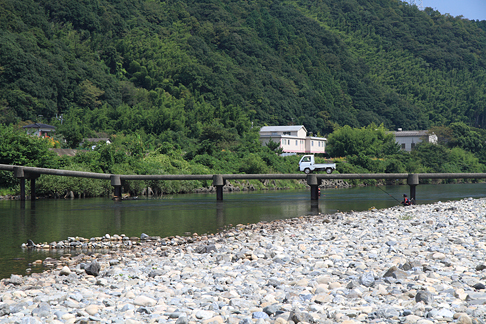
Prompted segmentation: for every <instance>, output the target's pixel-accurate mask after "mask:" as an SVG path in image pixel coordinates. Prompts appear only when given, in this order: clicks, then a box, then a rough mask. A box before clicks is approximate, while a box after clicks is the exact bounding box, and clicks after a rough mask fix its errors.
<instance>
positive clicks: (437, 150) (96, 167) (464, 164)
mask: <svg viewBox="0 0 486 324" xmlns="http://www.w3.org/2000/svg"><path fill="white" fill-rule="evenodd" d="M442 132H443V133H444V134H446V135H447V136H448V137H447V141H446V140H444V136H446V135H442V134H440V138H441V140H442V143H440V144H438V145H433V144H420V145H417V148H416V149H415V150H414V151H413V152H411V153H408V152H403V151H401V150H400V148H399V147H398V145H397V144H396V143H395V139H394V136H393V134H391V133H390V132H388V131H387V130H386V129H385V128H384V127H383V125H381V126H376V125H374V124H371V125H369V126H368V127H363V128H351V127H349V126H345V127H342V128H338V129H337V130H336V131H334V132H333V133H331V134H330V135H329V151H330V152H331V154H334V155H335V156H343V157H344V158H341V157H340V158H335V159H334V160H335V161H336V162H337V172H340V173H369V172H379V173H403V172H409V173H419V172H485V170H486V167H485V164H484V160H483V159H484V155H483V153H482V151H484V150H480V151H476V152H472V151H473V150H472V149H471V147H474V148H476V147H481V143H482V142H483V141H484V139H483V136H484V134H483V133H482V132H481V131H480V130H474V129H472V128H470V127H467V126H466V125H465V124H463V123H457V124H452V125H451V126H450V127H444V128H442ZM0 136H1V138H2V141H0V163H2V164H16V165H25V166H37V167H48V168H60V169H69V170H77V171H90V172H103V173H111V174H220V173H221V174H232V173H247V174H252V173H296V172H297V163H298V161H299V158H300V157H299V156H287V157H282V156H279V155H278V154H277V153H278V151H279V148H278V145H276V143H271V144H270V145H268V146H262V145H261V144H260V142H259V140H258V136H259V135H258V131H257V130H252V129H250V130H248V131H247V132H246V133H245V134H244V136H243V137H242V138H241V139H240V140H239V141H232V142H224V141H222V140H221V138H220V137H218V135H213V136H214V138H213V139H212V140H211V143H212V145H211V148H212V151H211V152H204V153H202V152H201V154H197V155H193V152H191V151H189V152H186V151H184V150H182V149H181V148H180V147H178V145H176V144H169V143H164V144H161V145H158V146H157V147H155V148H150V147H149V146H148V145H147V146H146V145H145V144H144V142H143V141H142V140H141V139H140V138H139V137H135V136H130V135H128V136H126V135H114V136H112V137H111V138H112V140H113V144H98V145H97V146H96V147H95V148H94V149H91V148H90V149H84V150H79V151H78V153H77V154H76V155H75V156H73V157H70V156H62V157H59V156H57V154H56V153H54V152H53V151H51V150H49V148H50V145H51V143H52V141H49V140H48V139H43V138H37V137H32V136H29V135H27V134H25V133H24V132H23V131H22V130H18V129H15V128H14V127H4V126H0ZM208 136H209V135H208ZM473 144H474V145H473ZM205 145H206V144H205V143H204V142H203V143H201V144H200V147H204V146H205ZM276 151H277V152H276ZM318 160H322V161H324V158H318ZM0 180H1V181H2V182H1V185H2V187H4V188H5V189H3V190H4V191H7V192H8V191H9V190H10V193H12V194H13V193H16V192H18V190H19V188H18V181H17V180H16V179H15V178H14V177H13V175H12V173H11V172H2V173H1V177H0ZM444 181H449V182H450V181H455V180H444ZM350 184H353V185H357V184H367V185H374V184H377V181H376V180H364V181H357V180H356V181H355V180H352V181H350ZM235 185H236V186H239V187H248V186H251V187H252V188H255V189H264V188H282V187H284V188H304V186H305V184H303V183H302V182H298V181H291V180H278V181H277V180H276V181H271V182H261V181H251V182H240V183H235ZM208 186H211V181H127V182H126V183H125V184H124V189H125V192H127V193H130V194H132V195H139V194H141V192H142V191H143V189H144V188H147V187H151V188H152V190H153V191H154V192H155V193H157V194H163V193H183V192H193V191H194V190H195V189H197V188H201V187H208ZM111 189H112V188H111V186H110V183H109V182H108V181H103V180H97V179H84V178H72V177H60V176H51V175H42V176H41V177H40V178H39V179H38V180H37V185H36V190H37V191H38V193H39V194H40V195H44V196H55V195H63V194H65V193H66V192H67V191H73V192H75V193H76V194H77V195H78V194H79V195H82V196H85V197H89V196H102V195H108V194H109V193H110V192H111Z"/></svg>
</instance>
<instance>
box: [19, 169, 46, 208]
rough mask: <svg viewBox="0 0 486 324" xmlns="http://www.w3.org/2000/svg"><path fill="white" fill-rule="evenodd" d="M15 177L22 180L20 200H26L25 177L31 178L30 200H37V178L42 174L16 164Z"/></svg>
mask: <svg viewBox="0 0 486 324" xmlns="http://www.w3.org/2000/svg"><path fill="white" fill-rule="evenodd" d="M13 173H14V177H16V178H17V179H19V180H20V201H25V179H30V200H31V201H35V198H36V195H35V179H37V178H38V177H40V174H37V173H30V172H26V171H24V168H23V167H19V166H15V167H14V168H13Z"/></svg>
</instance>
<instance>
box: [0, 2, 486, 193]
mask: <svg viewBox="0 0 486 324" xmlns="http://www.w3.org/2000/svg"><path fill="white" fill-rule="evenodd" d="M0 8H2V10H1V11H0V124H2V125H19V124H20V123H25V122H29V121H40V122H45V123H49V124H52V125H54V126H56V127H57V134H58V138H57V139H58V140H59V141H60V142H61V143H62V145H63V146H64V147H72V148H78V147H79V145H81V144H82V142H83V139H84V138H86V137H95V136H100V135H101V136H104V137H106V136H109V137H110V138H111V139H112V140H113V142H114V144H113V145H111V146H107V145H100V146H98V147H97V148H96V149H95V150H94V151H86V152H85V153H84V154H78V155H76V157H74V158H72V159H70V158H58V157H57V156H55V155H54V154H51V153H49V151H48V150H47V148H48V146H49V143H47V142H46V143H44V142H38V143H39V144H38V145H33V143H34V142H32V141H38V140H34V139H28V138H27V137H25V136H24V137H22V135H21V134H18V133H17V132H16V131H15V130H14V128H9V127H3V126H2V128H1V131H2V132H3V133H2V134H3V135H5V137H3V135H2V134H0V135H2V137H1V140H0V146H1V147H2V151H1V152H0V154H2V155H1V158H2V160H1V161H2V162H0V163H7V164H10V163H14V164H24V165H37V166H44V167H59V168H71V169H76V170H91V171H95V172H109V173H149V172H151V173H154V174H159V173H172V172H176V173H238V172H242V173H243V172H244V173H265V172H283V173H285V172H295V170H296V160H297V157H289V158H279V157H278V156H276V155H275V152H276V151H278V147H276V146H275V145H273V144H270V146H269V147H261V145H260V143H259V141H258V133H257V131H258V129H259V127H260V126H262V125H265V124H266V125H289V124H303V125H305V127H306V128H307V130H308V131H309V132H312V133H313V134H314V135H316V134H317V135H318V136H319V135H329V144H330V150H331V152H332V153H333V155H334V156H342V157H343V158H345V159H346V161H347V162H346V163H341V164H340V165H341V169H340V171H341V172H355V171H364V172H378V171H379V172H428V171H437V172H448V171H454V172H455V171H458V170H462V171H470V172H473V171H472V170H483V165H484V164H485V163H486V153H485V150H484V148H483V146H484V143H485V134H484V132H483V129H484V128H485V126H486V51H485V50H486V31H485V29H486V28H485V22H484V21H470V20H467V19H463V18H462V17H451V16H450V15H442V14H440V13H439V12H437V11H435V10H433V9H431V8H426V9H425V10H423V11H420V10H418V8H417V7H416V6H412V5H409V4H408V3H406V2H402V1H397V0H380V1H377V0H346V1H332V0H319V1H315V0H307V1H301V0H285V1H273V0H270V1H262V0H256V1H252V2H247V1H241V0H236V1H228V0H204V1H194V0H171V1H168V2H167V1H161V0H117V1H108V0H84V1H75V0H59V1H47V0H0ZM376 125H380V126H376ZM398 127H401V128H403V129H404V130H411V129H433V130H435V131H436V133H437V134H439V135H440V136H441V140H442V142H441V145H439V146H429V145H422V146H419V147H417V150H416V151H415V152H413V153H412V154H406V153H404V152H400V151H399V150H398V149H397V147H396V145H395V144H394V142H393V140H392V137H391V136H390V135H389V134H388V133H387V131H386V130H387V129H389V130H394V129H396V128H398ZM4 133H5V134H4ZM12 134H14V135H12ZM9 136H20V137H19V142H17V143H16V142H14V141H12V140H11V137H9ZM39 141H41V140H39ZM19 143H20V144H19ZM35 143H37V142H35ZM16 145H17V146H16ZM33 146H36V147H33ZM84 147H85V148H87V147H89V146H87V145H86V144H85V146H84ZM3 149H5V151H3ZM28 151H29V152H28ZM433 154H437V155H438V156H440V158H441V162H440V163H439V162H438V161H437V157H433V156H432V155H433ZM161 165H163V167H161ZM7 178H8V177H7V176H4V177H3V178H2V181H3V182H4V183H5V182H6V183H9V184H10V185H11V184H12V183H13V179H11V178H8V179H7ZM40 181H41V183H40V186H42V180H40ZM46 181H47V180H46ZM49 181H51V180H49ZM52 181H53V182H52V183H54V181H57V180H52ZM143 185H145V184H143ZM180 185H181V186H182V187H177V186H179V185H175V184H171V183H166V184H163V183H158V184H152V186H153V187H154V188H156V189H157V190H159V191H160V192H164V191H166V192H175V191H188V190H190V188H193V187H195V186H198V185H204V184H202V183H191V184H180ZM63 186H64V187H67V186H68V185H65V184H62V183H59V184H58V187H59V188H64V187H63ZM130 186H131V187H130V188H131V189H133V191H138V190H139V189H141V187H140V186H142V185H139V184H135V183H132V184H130ZM137 186H139V187H137ZM86 187H89V186H88V185H86ZM102 190H103V188H97V189H96V190H94V189H93V190H92V191H93V194H98V193H99V192H101V191H102Z"/></svg>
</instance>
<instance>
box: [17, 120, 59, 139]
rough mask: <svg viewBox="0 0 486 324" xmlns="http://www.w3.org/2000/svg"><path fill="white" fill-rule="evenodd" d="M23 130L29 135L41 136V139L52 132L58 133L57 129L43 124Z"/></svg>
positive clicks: (25, 127) (32, 125)
mask: <svg viewBox="0 0 486 324" xmlns="http://www.w3.org/2000/svg"><path fill="white" fill-rule="evenodd" d="M22 128H24V129H25V130H27V134H30V135H34V136H39V137H45V136H47V135H49V134H50V133H51V132H55V131H56V127H54V126H51V125H47V124H41V123H35V124H30V125H26V126H22Z"/></svg>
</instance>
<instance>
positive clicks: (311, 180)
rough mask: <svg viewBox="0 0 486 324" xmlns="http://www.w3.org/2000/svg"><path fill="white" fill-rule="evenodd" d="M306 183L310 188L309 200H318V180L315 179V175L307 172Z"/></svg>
mask: <svg viewBox="0 0 486 324" xmlns="http://www.w3.org/2000/svg"><path fill="white" fill-rule="evenodd" d="M307 184H308V185H309V186H310V188H311V200H319V182H318V181H317V175H315V174H308V175H307Z"/></svg>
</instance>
